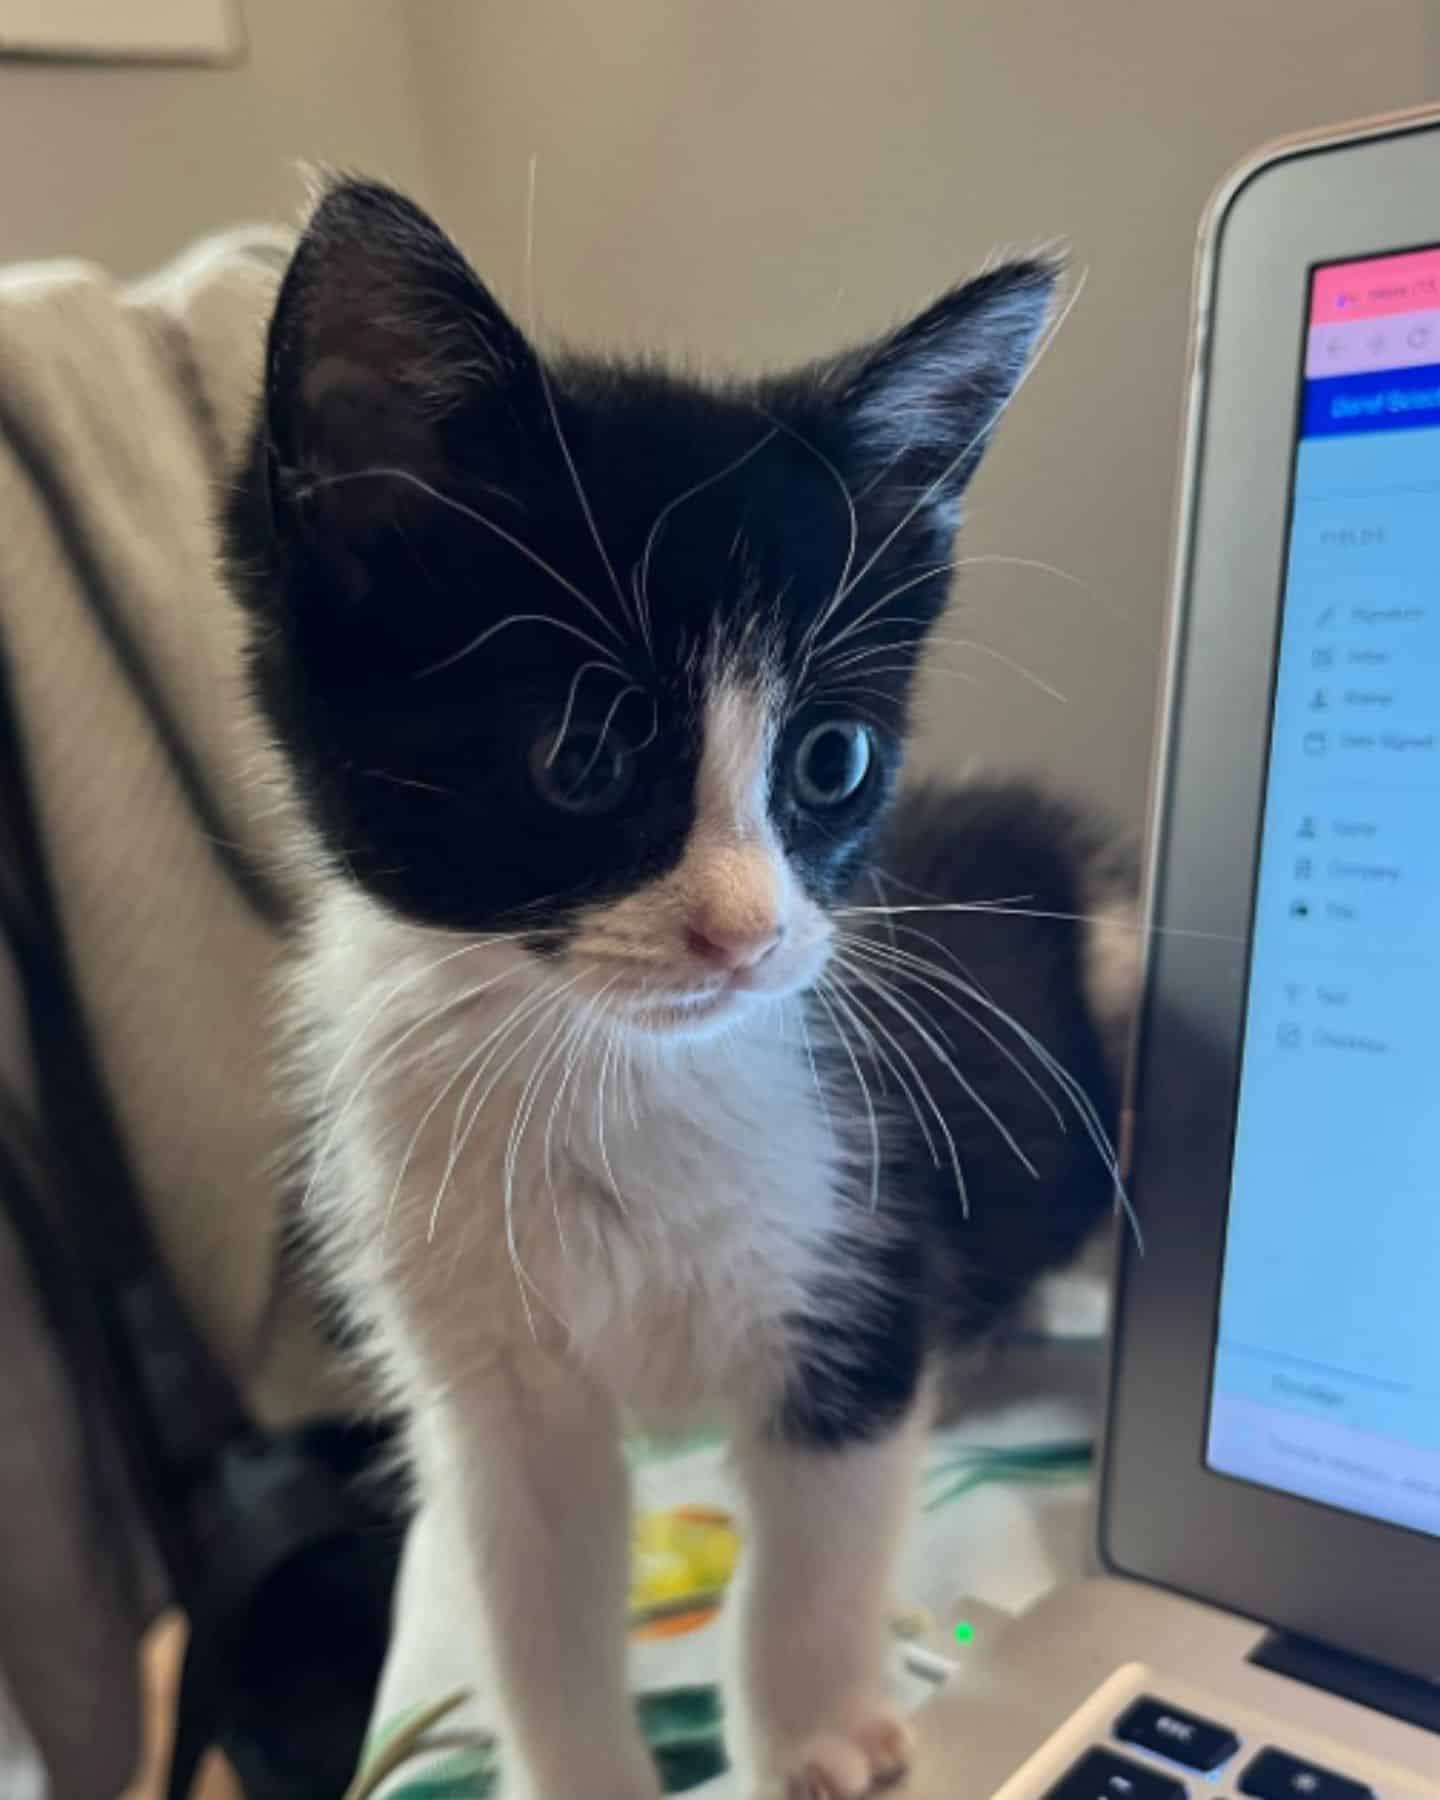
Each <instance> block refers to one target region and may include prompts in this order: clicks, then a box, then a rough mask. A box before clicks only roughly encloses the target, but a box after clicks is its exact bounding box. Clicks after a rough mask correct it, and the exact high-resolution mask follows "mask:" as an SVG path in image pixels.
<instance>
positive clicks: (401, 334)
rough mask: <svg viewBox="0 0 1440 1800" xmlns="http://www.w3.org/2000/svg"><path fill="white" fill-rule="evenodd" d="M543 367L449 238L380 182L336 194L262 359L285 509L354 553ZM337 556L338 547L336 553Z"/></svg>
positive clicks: (296, 268)
mask: <svg viewBox="0 0 1440 1800" xmlns="http://www.w3.org/2000/svg"><path fill="white" fill-rule="evenodd" d="M533 379H534V354H533V352H532V351H531V349H530V346H529V344H528V343H527V342H526V340H525V338H524V336H523V335H522V334H521V332H520V331H519V330H518V329H517V328H516V327H515V326H514V325H513V324H512V323H511V321H510V319H509V318H508V317H507V316H506V314H505V313H504V311H503V310H502V309H501V307H500V306H499V304H498V303H497V301H496V300H495V299H494V297H493V296H492V295H491V293H490V292H489V290H488V289H487V288H486V287H485V285H484V283H483V282H482V281H481V280H480V279H479V277H478V276H477V275H476V274H475V273H474V271H473V270H472V269H471V267H470V265H469V264H468V263H467V262H466V260H465V258H464V257H463V256H462V255H461V253H460V251H459V250H458V249H457V248H456V246H455V245H454V244H453V243H452V242H451V241H450V239H449V238H448V237H446V235H445V233H444V232H443V231H441V229H440V227H439V226H438V225H436V224H435V223H434V221H433V220H432V219H431V218H430V217H429V216H428V214H426V213H424V212H423V211H422V210H421V209H420V208H419V207H418V206H416V205H414V204H413V202H411V201H409V200H407V199H405V198H404V196H403V195H401V194H398V193H396V192H394V191H393V190H392V189H390V188H386V187H383V186H381V185H379V184H378V183H372V182H363V181H348V180H347V181H341V182H338V183H337V184H336V185H334V186H332V187H331V188H330V189H329V190H328V191H327V192H326V193H325V194H324V195H323V197H322V198H321V200H320V202H319V205H318V206H317V207H316V208H315V210H314V212H313V214H312V215H311V218H310V222H309V224H308V225H307V227H306V229H305V231H304V234H303V235H302V237H301V240H300V243H299V246H298V247H297V249H296V251H295V255H294V257H293V258H292V260H291V263H290V267H289V269H288V271H287V273H286V276H285V279H284V281H283V283H282V284H281V288H280V293H279V296H278V298H277V301H276V305H275V312H274V316H273V318H272V321H271V326H270V337H269V347H268V353H267V361H266V388H265V412H266V421H265V422H266V438H267V444H268V452H269V458H270V465H271V479H272V492H273V494H274V499H275V502H276V504H277V505H278V506H280V507H281V508H282V509H283V510H288V511H290V512H291V513H292V514H293V515H294V517H295V518H296V519H297V520H298V521H299V522H301V523H303V525H304V528H305V529H306V530H307V532H310V533H314V532H315V531H317V530H318V531H320V532H322V533H323V532H331V533H338V534H339V535H340V536H341V537H342V538H345V539H348V540H350V548H351V549H352V550H353V549H358V548H359V547H360V546H361V544H362V543H363V541H364V539H365V537H366V536H367V535H371V534H373V532H374V530H375V529H376V528H377V526H379V525H383V524H384V523H385V522H386V521H387V519H389V518H391V517H393V516H394V513H395V510H396V509H398V508H403V507H404V505H405V503H406V502H405V488H406V483H405V481H404V480H403V478H402V479H397V478H395V477H394V476H393V475H392V476H391V477H388V478H387V477H385V476H382V475H378V474H367V471H377V470H390V471H396V470H399V471H402V472H404V473H405V474H408V475H409V476H410V477H413V478H414V480H413V481H412V482H411V483H410V484H409V485H410V490H411V498H412V499H413V497H414V495H415V494H416V493H418V492H419V489H418V487H417V486H416V485H415V484H416V483H417V482H422V481H423V482H428V483H431V484H434V483H436V482H437V481H438V480H440V479H441V478H443V476H444V473H445V470H446V467H447V466H448V464H449V463H450V462H451V460H452V456H451V442H452V439H453V438H454V435H455V434H456V433H457V432H458V431H459V429H461V427H462V426H463V424H464V422H465V416H466V414H467V413H469V412H471V411H472V410H473V409H474V408H475V407H476V406H477V405H478V404H484V405H487V406H488V407H489V408H490V409H491V410H493V411H496V412H501V413H503V412H505V411H506V410H507V407H508V399H507V396H509V395H510V394H511V392H512V390H513V389H514V387H515V386H516V384H524V383H526V382H528V381H533ZM336 547H337V548H338V546H336Z"/></svg>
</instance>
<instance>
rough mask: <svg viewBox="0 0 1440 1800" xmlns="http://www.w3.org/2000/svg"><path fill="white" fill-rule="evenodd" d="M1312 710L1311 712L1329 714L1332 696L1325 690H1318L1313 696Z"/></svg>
mask: <svg viewBox="0 0 1440 1800" xmlns="http://www.w3.org/2000/svg"><path fill="white" fill-rule="evenodd" d="M1310 710H1311V712H1329V710H1330V696H1329V695H1328V694H1327V693H1326V692H1325V690H1324V688H1316V690H1315V692H1314V693H1313V694H1312V695H1311V697H1310Z"/></svg>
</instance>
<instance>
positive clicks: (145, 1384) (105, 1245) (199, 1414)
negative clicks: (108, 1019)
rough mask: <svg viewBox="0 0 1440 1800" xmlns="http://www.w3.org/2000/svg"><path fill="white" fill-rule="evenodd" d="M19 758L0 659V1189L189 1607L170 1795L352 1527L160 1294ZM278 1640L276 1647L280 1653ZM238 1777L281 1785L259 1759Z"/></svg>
mask: <svg viewBox="0 0 1440 1800" xmlns="http://www.w3.org/2000/svg"><path fill="white" fill-rule="evenodd" d="M27 774H28V771H27V768H26V764H25V759H24V753H23V748H22V745H21V741H20V735H19V732H18V729H17V725H16V719H15V712H14V704H13V698H12V695H11V691H10V685H9V681H8V670H5V669H4V668H3V666H0V932H3V934H4V936H5V937H6V938H7V939H8V941H9V944H10V948H11V951H12V953H13V957H14V961H15V966H16V970H17V973H18V976H19V980H20V983H21V987H22V992H23V996H24V1008H25V1016H26V1022H27V1026H28V1031H29V1036H30V1040H31V1048H32V1052H33V1061H34V1067H35V1077H36V1085H37V1091H38V1100H39V1106H40V1113H41V1124H42V1126H43V1136H44V1140H45V1147H46V1153H47V1156H48V1158H49V1162H50V1164H51V1165H52V1167H51V1168H50V1170H49V1171H48V1173H49V1174H50V1177H51V1178H50V1180H49V1181H48V1183H47V1184H46V1185H47V1188H48V1190H52V1191H53V1196H54V1204H53V1206H51V1207H48V1208H47V1207H40V1206H37V1204H36V1203H35V1194H34V1192H33V1188H32V1187H27V1184H26V1183H25V1182H24V1181H22V1180H20V1179H18V1177H17V1178H16V1179H13V1180H12V1179H11V1178H10V1177H11V1175H13V1174H15V1171H14V1170H12V1169H11V1168H10V1167H9V1164H8V1163H6V1162H5V1161H4V1160H3V1159H0V1204H5V1205H6V1206H7V1208H8V1209H9V1211H10V1214H11V1217H12V1218H13V1219H14V1221H15V1225H16V1233H17V1239H18V1241H19V1242H20V1244H21V1247H22V1250H23V1251H24V1253H25V1254H26V1258H27V1264H28V1267H29V1269H30V1272H31V1277H32V1280H33V1281H34V1283H35V1286H36V1288H37V1291H38V1292H39V1293H40V1295H41V1297H42V1304H44V1305H45V1307H46V1309H47V1312H48V1314H49V1316H50V1319H51V1322H52V1324H53V1325H54V1327H55V1329H56V1331H57V1338H58V1341H59V1343H60V1345H61V1353H62V1355H63V1356H64V1357H66V1358H67V1360H68V1362H69V1366H70V1369H71V1373H72V1379H73V1381H74V1384H75V1388H76V1391H77V1393H78V1394H79V1395H81V1396H84V1397H85V1398H86V1400H87V1401H90V1402H92V1403H93V1399H94V1396H96V1395H98V1396H100V1410H101V1411H103V1414H104V1415H105V1417H106V1418H107V1419H108V1421H109V1423H110V1425H111V1427H112V1429H113V1432H114V1435H115V1437H116V1438H117V1439H118V1443H119V1447H120V1450H121V1453H122V1455H123V1458H124V1463H125V1469H126V1473H127V1475H128V1477H129V1480H130V1483H131V1485H132V1487H133V1490H134V1493H135V1495H136V1497H137V1500H138V1502H139V1505H140V1507H141V1511H142V1515H143V1517H144V1521H145V1524H146V1526H147V1528H148V1529H149V1531H150V1533H151V1534H152V1537H153V1539H154V1542H155V1544H156V1546H157V1548H158V1550H159V1552H160V1555H161V1558H162V1561H163V1563H164V1566H165V1570H166V1573H167V1576H168V1578H169V1582H170V1586H171V1590H172V1592H173V1594H174V1596H175V1598H176V1600H177V1601H178V1602H179V1604H180V1605H181V1606H182V1607H183V1608H184V1609H185V1611H186V1613H187V1614H188V1616H189V1619H190V1624H191V1632H190V1642H189V1648H188V1650H187V1653H186V1659H185V1665H184V1669H183V1673H182V1679H181V1688H180V1696H179V1709H178V1716H177V1727H176V1736H175V1740H174V1746H173V1750H172V1758H171V1769H170V1774H169V1779H168V1787H167V1793H168V1795H169V1797H170V1800H186V1796H187V1795H188V1794H189V1792H190V1789H191V1786H192V1784H193V1782H194V1779H195V1775H196V1773H197V1771H198V1768H199V1765H200V1762H201V1760H202V1759H203V1757H204V1754H205V1752H206V1750H207V1749H208V1748H209V1747H210V1746H211V1745H212V1744H214V1743H216V1742H217V1741H218V1740H219V1739H220V1737H221V1736H222V1735H223V1734H224V1732H225V1730H226V1728H227V1724H228V1722H229V1721H230V1720H231V1719H232V1718H233V1717H234V1716H235V1708H236V1703H237V1695H236V1692H235V1688H236V1683H237V1677H236V1662H235V1653H234V1647H235V1646H236V1645H237V1644H241V1645H243V1651H244V1654H245V1655H247V1656H249V1657H250V1659H251V1661H252V1664H253V1661H254V1658H255V1654H256V1648H255V1644H254V1641H253V1639H254V1628H253V1622H254V1620H255V1619H256V1618H257V1617H262V1618H278V1619H281V1620H283V1618H284V1605H283V1600H284V1597H285V1596H284V1594H283V1592H282V1594H281V1600H282V1604H280V1605H278V1606H277V1604H276V1600H275V1594H276V1592H277V1590H279V1589H280V1586H281V1584H282V1583H283V1582H284V1581H285V1580H286V1579H288V1578H289V1577H290V1576H291V1575H292V1574H293V1572H294V1571H296V1570H297V1569H300V1570H302V1576H303V1565H304V1564H305V1559H306V1558H307V1556H308V1557H311V1559H312V1560H313V1557H314V1555H316V1554H320V1555H322V1556H323V1555H324V1554H326V1553H332V1552H333V1551H334V1549H335V1547H336V1546H344V1545H345V1543H346V1541H347V1538H349V1537H353V1535H354V1533H355V1528H356V1509H355V1508H354V1507H352V1506H351V1504H350V1493H349V1486H348V1481H347V1479H346V1475H345V1473H344V1472H343V1471H340V1470H339V1469H337V1467H336V1466H335V1463H334V1461H333V1459H332V1460H328V1461H327V1458H326V1456H325V1455H323V1454H321V1453H319V1450H318V1449H317V1445H316V1441H315V1439H314V1436H313V1434H307V1433H305V1432H295V1433H290V1434H287V1435H285V1436H281V1437H278V1438H277V1437H274V1436H271V1435H269V1434H266V1433H263V1432H261V1431H259V1430H258V1429H257V1428H256V1427H255V1426H254V1424H253V1423H252V1421H251V1420H250V1418H249V1416H248V1414H247V1411H246V1408H245V1406H244V1403H243V1400H242V1398H241V1396H240V1393H239V1391H238V1390H237V1388H236V1386H235V1384H234V1383H233V1382H232V1381H231V1380H230V1377H229V1375H228V1374H227V1372H226V1371H225V1370H224V1369H223V1368H222V1367H221V1366H220V1364H219V1363H218V1361H217V1360H216V1358H215V1357H214V1356H213V1355H212V1354H211V1352H210V1350H209V1347H208V1346H207V1345H206V1343H205V1342H204V1340H203V1339H202V1337H201V1336H200V1334H199V1332H198V1331H197V1330H196V1329H195V1327H194V1325H193V1323H192V1322H191V1320H190V1318H189V1317H188V1315H187V1313H186V1310H185V1307H184V1305H183V1304H182V1302H181V1300H180V1298H179V1296H178V1294H177V1293H176V1290H175V1287H174V1285H173V1282H172V1281H171V1278H170V1276H169V1273H168V1271H167V1269H166V1267H165V1264H164V1261H163V1259H162V1257H161V1255H160V1252H159V1249H158V1247H157V1245H156V1242H155V1239H154V1234H153V1232H152V1231H151V1228H150V1224H149V1220H148V1218H147V1216H146V1213H145V1210H144V1208H143V1206H142V1205H141V1203H140V1199H139V1194H138V1189H137V1186H136V1183H135V1180H134V1177H133V1174H132V1172H131V1169H130V1166H129V1161H128V1157H127V1154H126V1148H125V1144H124V1140H123V1137H122V1134H121V1131H120V1127H119V1124H118V1122H117V1119H116V1117H115V1113H114V1110H113V1107H112V1104H111V1101H110V1096H109V1094H108V1092H107V1090H106V1087H105V1082H104V1077H103V1074H102V1071H101V1069H100V1067H99V1064H98V1061H97V1059H96V1056H95V1054H94V1050H93V1046H92V1044H91V1040H90V1037H89V1035H88V1033H87V1031H86V1028H85V1024H84V1019H83V1010H82V1006H81V1003H80V1000H79V997H78V994H77V991H76V987H75V982H74V978H73V975H72V972H71V969H70V964H69V958H68V956H67V954H66V946H65V939H64V934H63V928H62V925H61V922H60V918H59V914H58V909H57V907H56V904H55V895H54V888H53V883H52V881H51V877H50V872H49V869H48V867H47V864H46V860H45V856H44V853H43V847H42V840H41V836H40V832H39V829H38V826H37V821H36V814H35V809H34V804H33V798H32V795H31V792H30V788H29V784H28V779H27ZM372 1523H373V1515H372ZM393 1561H394V1552H393V1549H392V1548H391V1547H389V1546H387V1547H386V1549H385V1551H384V1556H383V1559H382V1560H381V1561H380V1563H379V1564H378V1565H377V1566H376V1568H375V1570H374V1571H373V1573H371V1574H370V1575H369V1578H368V1587H367V1589H366V1591H365V1593H364V1595H363V1607H362V1610H361V1611H360V1612H359V1614H358V1615H357V1618H356V1620H355V1621H354V1622H353V1623H352V1635H358V1636H360V1637H362V1638H365V1639H368V1640H369V1641H368V1642H362V1643H360V1644H358V1645H356V1646H354V1648H355V1650H356V1651H357V1652H358V1653H359V1654H360V1668H361V1678H359V1679H356V1680H353V1681H352V1682H351V1684H350V1686H351V1689H352V1690H354V1696H353V1704H352V1707H351V1711H352V1714H354V1717H353V1718H351V1719H347V1720H346V1730H347V1731H348V1732H349V1734H350V1736H352V1737H354V1738H355V1744H354V1746H351V1745H349V1744H348V1743H346V1742H341V1743H340V1744H339V1745H338V1747H337V1748H335V1749H334V1750H332V1751H331V1760H332V1761H333V1762H334V1764H335V1766H336V1767H343V1765H344V1763H345V1760H346V1758H347V1756H352V1755H353V1751H354V1748H358V1733H359V1732H360V1731H361V1730H363V1716H361V1714H360V1711H359V1710H358V1709H360V1708H362V1707H363V1706H364V1705H365V1704H366V1700H367V1697H368V1696H367V1695H366V1692H365V1679H364V1678H365V1677H366V1676H368V1674H369V1673H371V1671H370V1663H371V1662H375V1664H376V1670H375V1672H378V1661H376V1659H377V1658H378V1656H379V1654H380V1653H381V1650H382V1649H383V1635H384V1617H385V1609H386V1607H387V1606H388V1593H389V1585H388V1584H389V1580H390V1576H391V1570H392V1567H393ZM247 1633H249V1634H250V1635H249V1637H248V1638H247ZM287 1648H288V1646H287V1645H284V1644H277V1645H276V1646H275V1650H276V1660H277V1662H278V1661H281V1660H283V1654H284V1651H285V1650H286V1649H287ZM260 1654H261V1655H262V1656H263V1654H264V1646H263V1645H262V1646H261V1648H260ZM367 1658H368V1659H369V1660H368V1661H367V1660H366V1659H367ZM317 1660H321V1661H325V1660H330V1658H329V1657H328V1655H324V1654H322V1656H321V1657H320V1658H318V1659H317ZM242 1698H243V1697H242ZM252 1710H253V1709H252ZM252 1722H253V1721H252ZM258 1741H259V1740H258V1736H257V1734H256V1733H253V1732H252V1734H251V1736H250V1738H249V1739H248V1740H247V1742H246V1744H245V1745H244V1746H243V1748H244V1749H245V1750H246V1751H248V1752H249V1753H250V1754H251V1756H252V1759H253V1761H254V1763H255V1765H256V1767H257V1768H260V1769H263V1768H264V1767H265V1766H266V1758H265V1755H264V1754H263V1746H262V1747H261V1750H260V1752H259V1753H257V1752H256V1745H257V1743H258ZM327 1748H329V1747H328V1746H327ZM341 1785H343V1778H342V1780H341ZM249 1791H251V1792H253V1793H255V1794H262V1793H263V1794H271V1793H276V1794H278V1793H280V1792H281V1791H284V1792H286V1793H288V1792H290V1791H291V1787H290V1785H289V1784H287V1785H286V1786H285V1787H284V1788H283V1790H282V1788H281V1787H279V1786H277V1785H275V1784H274V1783H273V1782H271V1781H269V1780H268V1779H266V1778H264V1777H263V1776H259V1777H257V1778H256V1779H255V1780H253V1781H252V1782H251V1784H250V1790H249ZM294 1791H296V1792H298V1793H300V1794H303V1795H304V1796H305V1800H311V1796H316V1797H317V1800H318V1796H319V1793H320V1790H319V1788H317V1787H316V1786H315V1785H314V1784H313V1783H312V1782H311V1781H310V1780H309V1779H308V1778H307V1777H305V1776H304V1775H302V1776H301V1777H300V1778H299V1786H298V1787H297V1788H295V1789H294ZM335 1791H336V1792H338V1791H339V1790H338V1787H337V1788H336V1790H335Z"/></svg>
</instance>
